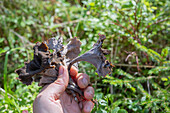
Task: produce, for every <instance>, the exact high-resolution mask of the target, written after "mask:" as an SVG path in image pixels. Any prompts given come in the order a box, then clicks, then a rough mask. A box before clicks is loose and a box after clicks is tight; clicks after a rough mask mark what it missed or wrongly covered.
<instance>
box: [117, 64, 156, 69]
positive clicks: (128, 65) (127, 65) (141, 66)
mask: <svg viewBox="0 0 170 113" xmlns="http://www.w3.org/2000/svg"><path fill="white" fill-rule="evenodd" d="M114 65H115V66H122V67H135V68H136V67H137V65H130V64H114ZM139 67H140V68H155V67H156V66H149V65H139Z"/></svg>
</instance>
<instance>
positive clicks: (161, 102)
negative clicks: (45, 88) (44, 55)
mask: <svg viewBox="0 0 170 113" xmlns="http://www.w3.org/2000/svg"><path fill="white" fill-rule="evenodd" d="M169 13H170V1H169V0H67V1H66V0H56V1H55V0H43V1H42V0H12V1H11V0H2V1H0V78H1V79H0V111H1V112H5V113H9V112H10V113H11V112H14V113H17V112H18V113H20V112H22V111H24V110H28V111H29V112H32V104H33V101H34V99H35V97H36V96H37V94H38V92H39V90H40V89H41V87H38V85H37V83H33V84H32V85H30V86H26V85H23V84H22V83H21V82H20V81H19V80H18V79H17V77H18V75H17V74H16V73H15V72H14V71H15V69H17V68H20V67H22V66H23V65H24V62H25V61H27V60H31V59H32V58H33V51H32V46H33V44H34V43H36V42H37V41H40V42H42V41H43V40H46V39H48V38H51V37H58V36H62V37H63V38H64V41H65V43H66V42H67V41H68V40H67V39H68V38H70V37H74V36H77V37H78V38H80V40H81V41H82V42H83V43H82V53H84V52H85V51H87V50H89V49H90V48H89V47H91V45H93V44H94V42H95V41H97V38H98V33H101V34H105V35H106V37H107V39H106V41H105V43H104V47H103V48H107V49H109V50H111V55H110V56H107V57H108V58H109V59H110V61H111V62H112V64H114V65H115V68H113V73H112V76H106V77H105V78H102V77H98V76H96V75H97V74H96V73H95V68H94V67H92V66H91V65H90V64H88V63H80V66H79V67H80V68H79V69H80V72H84V73H87V74H88V75H89V76H90V78H91V82H92V84H93V86H94V88H95V99H96V100H97V101H98V105H95V108H94V109H93V112H96V113H107V112H108V113H126V112H130V113H131V112H142V113H148V112H153V113H155V112H160V113H165V112H170V108H169V106H170V105H169V103H170V95H169V92H170V46H169V43H170V38H169V37H170V31H169V30H170V29H169V28H168V27H169V26H170V17H169Z"/></svg>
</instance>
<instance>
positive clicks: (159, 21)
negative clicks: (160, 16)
mask: <svg viewBox="0 0 170 113" xmlns="http://www.w3.org/2000/svg"><path fill="white" fill-rule="evenodd" d="M168 20H170V18H168V19H164V20H158V21H156V22H154V23H152V24H151V25H148V26H146V27H145V29H144V30H143V31H142V33H144V32H145V30H146V29H148V28H149V27H150V26H152V25H155V24H158V23H161V22H165V21H168Z"/></svg>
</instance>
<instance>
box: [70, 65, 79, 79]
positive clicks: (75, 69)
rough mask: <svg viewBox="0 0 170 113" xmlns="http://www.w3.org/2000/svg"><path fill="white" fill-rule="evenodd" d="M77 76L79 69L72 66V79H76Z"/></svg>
mask: <svg viewBox="0 0 170 113" xmlns="http://www.w3.org/2000/svg"><path fill="white" fill-rule="evenodd" d="M77 74H78V69H77V68H76V67H74V66H72V67H71V69H70V75H71V76H72V77H76V75H77Z"/></svg>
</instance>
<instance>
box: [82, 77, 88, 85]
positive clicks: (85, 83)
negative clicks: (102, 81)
mask: <svg viewBox="0 0 170 113" xmlns="http://www.w3.org/2000/svg"><path fill="white" fill-rule="evenodd" d="M83 84H84V85H85V86H86V85H88V81H87V79H86V78H83Z"/></svg>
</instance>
